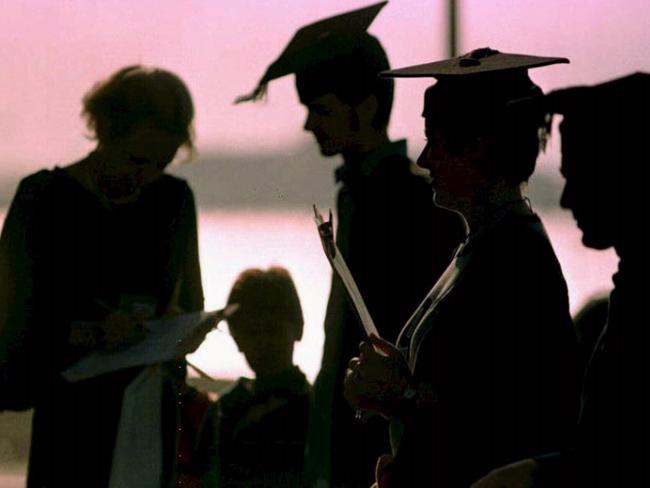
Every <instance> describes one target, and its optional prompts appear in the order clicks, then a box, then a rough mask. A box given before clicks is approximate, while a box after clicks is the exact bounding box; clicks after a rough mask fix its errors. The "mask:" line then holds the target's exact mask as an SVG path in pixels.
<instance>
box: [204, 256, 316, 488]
mask: <svg viewBox="0 0 650 488" xmlns="http://www.w3.org/2000/svg"><path fill="white" fill-rule="evenodd" d="M228 303H229V304H232V303H237V304H239V309H238V311H237V312H235V313H234V314H233V316H232V317H230V318H229V319H228V326H229V328H230V333H231V334H232V336H233V338H234V340H235V342H236V343H237V346H238V347H239V350H240V351H241V352H242V353H243V354H244V356H245V357H246V361H247V362H248V364H249V365H250V367H251V369H252V370H253V371H254V372H255V379H249V378H240V379H239V380H238V381H237V383H236V384H235V386H234V387H233V388H232V389H231V390H230V391H229V392H228V393H226V394H225V395H224V396H223V397H221V398H220V399H219V401H218V402H217V404H216V405H215V406H214V407H213V408H212V409H211V411H210V412H209V413H208V418H207V421H206V423H205V426H204V427H203V429H202V430H203V432H202V436H201V437H202V438H201V440H200V443H199V449H198V451H199V453H198V457H199V458H203V459H204V461H203V462H204V467H205V474H204V482H203V486H205V487H206V488H214V487H233V488H235V487H242V488H244V487H246V488H281V487H282V488H285V487H286V488H301V487H302V486H303V485H302V481H301V480H302V470H303V455H304V450H305V438H306V435H307V414H308V411H309V401H310V394H311V387H310V386H309V383H308V382H307V379H306V378H305V375H304V374H303V373H302V371H300V370H299V369H298V367H297V366H295V365H294V364H293V346H294V343H295V342H296V341H299V340H300V338H301V337H302V328H303V319H302V310H301V308H300V301H299V299H298V294H297V293H296V289H295V286H294V284H293V281H292V280H291V276H290V275H289V273H288V272H287V271H286V270H285V269H284V268H271V269H269V270H268V271H262V270H258V269H250V270H247V271H245V272H243V273H242V274H241V275H240V276H239V277H238V278H237V281H236V282H235V284H234V285H233V289H232V291H231V292H230V296H229V298H228Z"/></svg>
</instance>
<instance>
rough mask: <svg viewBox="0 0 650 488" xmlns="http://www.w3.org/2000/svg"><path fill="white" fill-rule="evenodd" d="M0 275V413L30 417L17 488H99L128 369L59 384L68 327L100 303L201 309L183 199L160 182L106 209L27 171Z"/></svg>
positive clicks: (172, 184)
mask: <svg viewBox="0 0 650 488" xmlns="http://www.w3.org/2000/svg"><path fill="white" fill-rule="evenodd" d="M0 273H1V274H2V276H1V279H2V281H1V285H2V287H3V289H2V293H1V294H0V295H1V296H0V304H1V305H2V308H5V315H4V316H3V317H1V318H2V323H1V324H0V326H1V327H2V330H1V333H2V340H1V342H2V350H1V351H0V353H1V354H0V360H1V361H3V362H4V364H3V367H2V378H0V379H1V380H2V398H1V399H0V408H12V409H22V408H30V407H33V408H34V419H33V428H32V445H31V454H30V461H29V474H28V486H29V487H38V488H41V487H58V486H66V487H67V486H69V487H75V486H79V487H88V486H93V487H102V486H107V484H108V480H109V476H110V468H111V460H112V455H113V446H114V442H115V436H116V430H117V423H118V420H119V415H120V409H121V402H122V397H123V392H124V389H125V387H126V386H127V385H128V384H129V382H130V381H131V380H132V379H134V378H135V376H137V374H138V373H139V371H140V369H139V368H135V369H131V370H125V371H120V372H117V373H112V374H106V375H102V376H100V377H97V378H94V379H90V380H85V381H81V382H78V383H69V382H67V381H65V380H63V379H62V377H61V375H60V373H61V371H62V370H63V369H65V368H66V367H67V366H69V365H71V364H73V363H74V362H76V361H77V360H78V359H79V358H80V357H81V355H83V354H84V352H85V351H83V350H81V349H78V348H75V347H72V346H71V345H69V343H68V337H69V334H70V324H71V323H72V322H74V321H100V320H102V319H103V318H104V317H105V316H106V314H107V311H106V309H105V306H101V305H100V302H102V303H104V304H106V305H108V306H109V307H112V308H115V309H118V308H120V307H121V306H122V307H124V306H125V304H128V303H137V302H139V301H145V302H147V303H149V304H153V306H154V307H155V311H156V313H162V312H163V311H165V310H166V309H167V307H168V306H169V305H170V303H171V302H172V301H174V302H175V303H176V304H177V305H178V306H180V307H181V308H183V309H184V310H186V311H195V310H200V309H202V308H203V292H202V286H201V275H200V269H199V261H198V246H197V229H196V211H195V206H194V197H193V195H192V191H191V190H190V188H189V187H188V185H187V184H186V183H185V182H184V181H182V180H179V179H177V178H174V177H172V176H169V175H163V176H162V177H160V178H159V179H158V180H157V181H156V182H154V183H152V184H150V185H148V186H147V187H145V188H143V189H142V192H141V195H140V197H139V198H138V200H137V201H136V202H134V203H129V204H123V205H118V206H115V207H114V208H112V209H109V208H107V207H105V206H103V205H102V204H101V203H100V201H99V199H98V198H97V197H96V196H95V195H94V194H93V193H91V192H90V191H88V190H87V189H85V188H84V187H82V186H81V185H80V184H79V182H78V181H77V180H75V179H73V178H72V177H71V176H69V175H68V174H67V173H66V172H65V171H64V170H62V169H60V168H56V169H54V170H52V171H49V170H43V171H39V172H38V173H35V174H33V175H31V176H29V177H27V178H25V179H24V180H23V181H22V182H21V183H20V186H19V187H18V190H17V193H16V195H15V197H14V200H13V202H12V204H11V208H10V209H9V213H8V214H7V218H6V220H5V224H4V228H3V231H2V238H1V239H0ZM178 367H179V366H177V369H178ZM180 369H181V372H183V371H182V370H183V367H182V365H181V366H180ZM182 377H183V378H184V376H182ZM169 389H170V387H169V386H167V387H166V388H165V390H166V391H168V390H169ZM167 397H168V398H169V396H167ZM171 397H172V398H170V400H174V399H173V394H172V395H171ZM174 403H175V402H174ZM172 415H173V414H172ZM163 417H164V418H166V415H165V413H164V412H163ZM169 429H173V430H175V428H174V424H173V423H172V424H171V427H169V428H168V430H169ZM170 435H171V436H172V437H175V433H174V432H171V433H170ZM174 442H175V439H173V438H171V439H170V440H169V442H167V448H166V450H165V452H166V455H167V456H168V457H167V459H166V460H164V461H163V462H164V464H165V465H167V466H173V462H174V457H175V454H174V451H175V448H174ZM170 445H171V447H169V446H170ZM172 456H173V457H172ZM168 474H169V473H168Z"/></svg>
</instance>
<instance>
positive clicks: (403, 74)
mask: <svg viewBox="0 0 650 488" xmlns="http://www.w3.org/2000/svg"><path fill="white" fill-rule="evenodd" d="M568 62H569V60H568V59H566V58H549V57H542V56H531V55H528V54H511V53H502V52H499V51H497V50H495V49H490V48H489V47H484V48H481V49H475V50H474V51H471V52H469V53H467V54H465V55H463V56H458V57H456V58H451V59H445V60H442V61H435V62H433V63H425V64H417V65H414V66H408V67H406V68H398V69H393V70H389V71H384V72H382V73H381V74H380V76H383V77H387V78H429V77H430V78H437V79H442V78H447V77H466V76H467V75H487V74H500V73H504V72H509V71H515V70H516V71H521V70H528V69H531V68H540V67H542V66H549V65H551V64H558V63H568Z"/></svg>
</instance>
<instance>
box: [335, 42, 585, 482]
mask: <svg viewBox="0 0 650 488" xmlns="http://www.w3.org/2000/svg"><path fill="white" fill-rule="evenodd" d="M563 61H564V62H566V60H563V59H558V58H540V57H535V56H523V55H512V54H502V53H499V52H497V51H494V50H491V49H489V48H485V49H479V50H476V51H473V52H471V53H469V54H467V55H465V56H462V57H460V58H454V59H450V60H446V61H441V62H436V63H431V64H428V65H420V66H414V67H410V68H404V69H398V70H394V71H389V72H387V73H386V75H387V76H432V77H435V78H437V80H438V81H437V83H436V84H435V85H434V86H432V87H430V88H429V89H428V90H427V91H426V94H425V103H424V114H423V115H424V118H425V127H426V135H427V139H428V142H427V145H426V147H425V149H424V151H423V152H422V155H421V156H420V158H419V160H418V164H419V165H421V166H422V167H423V168H426V169H428V170H429V172H430V173H431V176H432V178H433V183H432V186H433V188H434V193H435V201H436V203H437V204H438V205H441V206H444V207H446V208H449V209H453V210H455V211H457V212H459V213H460V214H462V215H463V217H464V218H465V220H466V221H467V223H468V226H469V229H470V234H469V237H468V240H467V242H466V244H465V245H464V246H463V247H462V248H461V249H460V250H459V252H458V253H457V254H456V257H455V259H454V261H453V262H452V263H451V265H450V266H449V268H447V271H445V273H444V274H443V276H442V278H441V279H440V280H439V281H438V283H437V284H436V285H435V286H434V288H433V289H432V290H431V292H430V293H429V295H428V296H427V299H426V300H425V301H424V302H423V303H422V305H421V306H420V307H419V309H418V310H417V311H416V313H415V314H414V315H413V317H412V319H411V320H410V321H409V323H408V324H407V325H406V326H405V327H404V329H403V330H402V332H401V334H400V337H399V339H398V341H397V346H394V345H392V344H390V343H389V342H387V341H385V340H383V339H377V338H374V339H372V341H371V343H372V344H373V345H374V346H375V347H376V348H377V349H378V350H379V351H381V353H379V352H377V351H376V350H374V349H373V345H371V344H370V343H364V344H363V345H362V346H361V355H360V357H359V358H355V359H353V360H352V361H351V362H350V369H349V370H348V374H347V376H346V395H347V397H348V398H349V400H350V402H351V403H352V404H353V405H355V406H357V407H358V408H362V409H365V410H369V411H371V412H375V413H380V414H382V415H384V416H386V417H388V418H389V419H390V420H391V426H390V427H391V441H392V444H393V452H392V455H386V456H384V457H382V459H381V460H380V462H379V464H378V469H377V482H378V485H379V487H380V488H383V487H391V488H394V487H405V486H409V487H410V486H426V487H441V488H443V487H444V488H450V487H466V486H468V485H469V484H470V483H471V482H472V480H473V479H475V477H476V475H477V474H479V473H481V472H482V471H484V470H485V469H486V468H487V467H489V466H497V465H499V464H500V463H502V462H503V461H504V460H507V459H517V458H518V457H519V453H524V452H529V453H532V452H535V451H536V450H537V449H538V448H539V446H566V445H567V443H569V442H571V441H572V437H571V432H572V426H573V422H575V412H576V403H577V398H576V395H575V387H576V366H575V352H576V351H575V337H574V335H573V329H572V325H571V319H570V316H569V305H568V297H567V288H566V284H565V282H564V279H563V277H562V272H561V269H560V266H559V263H558V261H557V259H556V257H555V254H554V252H553V249H552V247H551V244H550V242H549V240H548V238H547V236H546V233H545V232H544V228H543V226H542V224H541V222H540V220H539V218H538V217H537V216H536V215H535V214H534V213H533V211H532V209H531V208H530V204H529V203H528V202H527V200H526V199H525V198H524V194H523V188H524V186H525V182H526V181H527V180H528V178H529V177H530V175H531V174H532V173H533V170H534V167H535V160H536V158H537V154H538V151H539V144H540V140H539V136H538V134H539V129H540V128H541V127H543V126H544V114H543V113H542V112H541V111H539V110H536V109H535V105H536V104H535V102H536V100H538V99H539V98H541V97H542V91H541V89H540V88H539V87H538V86H536V85H535V84H534V83H533V82H532V81H531V80H530V78H529V77H528V73H527V69H528V68H533V67H537V66H545V65H549V64H554V63H558V62H563ZM522 98H526V99H528V100H529V104H526V106H525V107H524V108H523V109H521V108H518V109H517V110H513V109H511V107H510V104H509V102H510V101H512V100H516V99H522ZM497 433H499V434H501V435H499V436H498V437H497V436H496V434H497Z"/></svg>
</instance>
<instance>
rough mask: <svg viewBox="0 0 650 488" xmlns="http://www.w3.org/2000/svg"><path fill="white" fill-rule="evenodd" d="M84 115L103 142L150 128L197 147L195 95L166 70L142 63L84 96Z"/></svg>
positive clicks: (102, 83) (101, 83)
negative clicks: (148, 66) (139, 129)
mask: <svg viewBox="0 0 650 488" xmlns="http://www.w3.org/2000/svg"><path fill="white" fill-rule="evenodd" d="M82 115H83V116H84V118H85V119H86V123H87V125H88V127H89V129H91V130H92V131H93V132H94V135H95V137H96V139H97V140H98V141H99V143H100V144H110V143H111V142H114V141H116V140H118V139H120V138H122V137H125V136H128V135H130V134H132V133H133V131H134V130H136V129H138V128H141V127H147V128H154V129H159V130H162V131H164V132H167V133H169V134H170V135H171V136H173V137H175V138H177V139H178V141H179V143H180V144H181V145H185V146H186V147H188V148H190V149H191V148H192V146H193V129H192V121H193V119H194V105H193V103H192V96H191V95H190V92H189V90H188V88H187V86H186V85H185V83H183V81H182V80H181V79H180V78H179V77H178V76H176V75H175V74H173V73H171V72H169V71H166V70H162V69H158V68H146V67H143V66H140V65H134V66H128V67H126V68H123V69H121V70H119V71H118V72H117V73H115V74H113V75H112V76H111V77H110V78H108V79H106V80H103V81H100V82H98V83H97V84H96V85H95V86H94V87H93V88H92V89H91V90H90V91H89V92H88V93H87V94H86V95H85V96H84V98H83V110H82Z"/></svg>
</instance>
